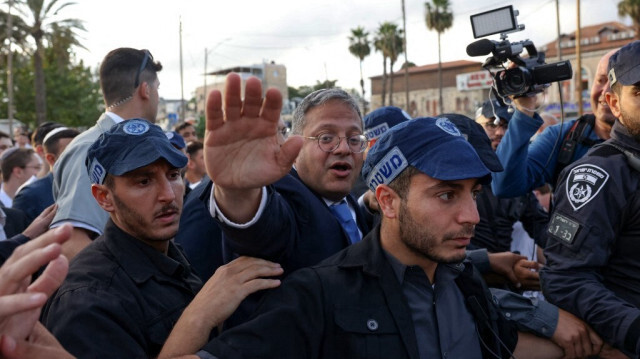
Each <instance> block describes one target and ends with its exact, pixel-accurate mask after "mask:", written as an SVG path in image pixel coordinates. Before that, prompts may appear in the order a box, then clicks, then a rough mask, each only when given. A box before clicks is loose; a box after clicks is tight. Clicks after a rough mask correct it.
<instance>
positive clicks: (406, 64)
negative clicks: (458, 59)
mask: <svg viewBox="0 0 640 359" xmlns="http://www.w3.org/2000/svg"><path fill="white" fill-rule="evenodd" d="M402 30H403V31H404V36H403V37H402V46H403V47H404V91H405V105H404V109H405V110H406V111H407V112H408V113H409V114H410V115H411V116H413V114H411V110H410V109H409V60H407V58H408V55H407V16H406V15H405V9H404V0H402Z"/></svg>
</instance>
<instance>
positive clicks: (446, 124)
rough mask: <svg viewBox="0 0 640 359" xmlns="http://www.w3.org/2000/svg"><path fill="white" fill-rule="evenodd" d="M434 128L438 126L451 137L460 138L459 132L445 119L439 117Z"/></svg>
mask: <svg viewBox="0 0 640 359" xmlns="http://www.w3.org/2000/svg"><path fill="white" fill-rule="evenodd" d="M436 126H438V127H439V128H440V129H441V130H442V131H444V132H446V133H448V134H450V135H452V136H462V134H461V133H460V130H458V128H457V127H456V125H454V124H453V123H451V121H449V119H448V118H446V117H441V118H439V119H437V120H436Z"/></svg>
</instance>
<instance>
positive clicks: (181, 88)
mask: <svg viewBox="0 0 640 359" xmlns="http://www.w3.org/2000/svg"><path fill="white" fill-rule="evenodd" d="M183 79H184V77H183V74H182V16H180V120H181V121H184V120H185V114H184V110H185V107H186V105H185V103H184V81H183Z"/></svg>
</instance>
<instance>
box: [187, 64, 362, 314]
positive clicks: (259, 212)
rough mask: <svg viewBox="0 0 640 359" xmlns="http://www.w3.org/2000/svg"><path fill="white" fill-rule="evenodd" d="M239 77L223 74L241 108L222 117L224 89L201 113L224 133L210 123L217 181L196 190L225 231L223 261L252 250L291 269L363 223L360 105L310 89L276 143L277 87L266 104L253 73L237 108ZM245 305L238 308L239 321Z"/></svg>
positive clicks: (357, 233)
mask: <svg viewBox="0 0 640 359" xmlns="http://www.w3.org/2000/svg"><path fill="white" fill-rule="evenodd" d="M240 82H241V80H240V77H239V76H238V75H236V74H231V75H229V76H228V78H227V87H226V90H225V96H226V98H227V99H229V98H234V99H237V101H236V102H235V103H237V105H232V103H234V102H233V101H226V103H227V106H226V108H225V111H224V115H225V116H226V119H227V120H226V121H223V118H222V116H223V114H222V111H221V109H222V100H221V97H220V96H221V95H220V92H218V91H213V95H211V96H210V97H209V101H208V102H207V103H208V107H207V117H208V118H214V120H213V121H208V123H207V125H208V126H212V125H214V124H215V126H226V127H225V129H227V130H225V129H222V131H220V132H218V131H216V132H212V131H211V130H212V129H213V128H211V127H208V128H207V129H208V130H209V131H208V133H207V135H206V136H205V137H206V139H205V162H206V164H207V172H208V173H209V176H210V177H212V180H213V184H214V185H210V186H209V189H207V190H206V191H205V194H206V195H204V196H202V198H203V200H205V201H209V200H211V204H210V210H211V215H212V216H214V217H215V218H216V219H217V220H218V221H219V223H220V227H221V228H222V230H223V233H224V236H223V248H224V251H225V252H224V253H223V256H224V260H225V261H229V260H231V259H233V258H234V257H235V256H236V255H238V254H240V255H248V256H257V257H261V258H265V259H269V260H272V261H275V262H278V263H280V264H281V265H282V267H283V268H284V270H285V274H288V273H291V272H292V271H294V270H296V269H298V268H303V267H307V266H310V265H313V264H316V263H318V262H319V261H321V260H323V259H325V258H327V257H329V256H330V255H332V254H334V253H337V252H338V251H340V250H341V249H343V248H346V247H347V246H349V245H350V244H352V243H355V242H358V241H360V239H361V238H362V236H363V234H367V233H368V231H369V229H368V228H367V226H366V224H365V221H364V218H363V216H362V214H361V213H360V211H359V209H358V206H357V203H356V201H355V199H354V198H352V197H351V196H350V195H349V192H350V191H351V188H352V187H353V184H354V182H355V181H356V178H357V177H358V176H359V175H360V169H361V167H362V162H363V159H362V152H363V151H364V149H365V148H366V145H367V141H366V138H365V137H364V135H363V123H362V117H361V114H360V110H359V108H358V104H357V102H356V101H355V100H354V99H353V98H352V97H351V96H350V95H349V94H348V93H346V92H344V91H342V90H340V89H324V90H318V91H316V92H313V93H311V94H310V95H308V96H307V97H305V99H304V100H303V101H302V102H301V103H300V105H299V106H298V107H297V108H296V110H295V112H294V114H293V117H294V118H293V124H292V131H291V132H292V136H290V138H289V139H287V141H286V142H284V144H281V141H280V140H278V139H277V137H276V136H274V135H276V133H274V131H273V130H274V129H275V128H276V125H275V124H276V123H277V122H278V121H279V118H280V107H281V103H282V97H281V95H280V93H279V92H278V91H277V90H274V89H270V90H268V91H267V92H266V95H265V99H264V102H263V100H262V88H261V84H260V81H259V80H258V79H256V78H250V79H248V80H247V82H246V85H245V88H246V91H245V100H244V106H243V105H242V103H243V102H242V101H241V94H240V92H241V86H240ZM261 107H262V109H261ZM266 121H273V126H270V124H267V123H266ZM283 156H285V157H283ZM292 164H293V168H291V165H292ZM212 175H214V176H212ZM213 194H215V198H214V196H213ZM203 220H206V219H203ZM209 220H210V219H209ZM194 235H196V233H194ZM250 307H252V305H250V304H247V303H245V305H243V306H241V307H240V309H239V311H238V312H237V313H236V314H237V315H238V317H237V318H238V320H240V321H241V320H243V319H239V318H242V317H243V315H248V314H250V312H244V313H243V310H251V308H250ZM234 316H235V315H234Z"/></svg>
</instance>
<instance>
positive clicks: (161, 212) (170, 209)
mask: <svg viewBox="0 0 640 359" xmlns="http://www.w3.org/2000/svg"><path fill="white" fill-rule="evenodd" d="M179 210H180V209H179V208H178V206H176V205H175V204H174V203H169V204H167V205H164V206H163V207H162V208H161V209H160V210H159V211H158V212H156V213H155V216H154V217H160V216H164V215H166V214H170V213H174V212H175V213H177V212H178V211H179Z"/></svg>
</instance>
